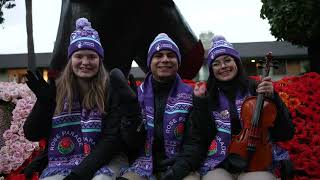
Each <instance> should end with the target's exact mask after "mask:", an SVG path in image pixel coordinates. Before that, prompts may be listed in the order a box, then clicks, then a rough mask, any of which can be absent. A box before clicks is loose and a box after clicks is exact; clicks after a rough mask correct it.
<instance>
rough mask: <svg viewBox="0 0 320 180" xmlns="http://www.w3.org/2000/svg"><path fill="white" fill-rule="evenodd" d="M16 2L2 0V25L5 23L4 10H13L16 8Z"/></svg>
mask: <svg viewBox="0 0 320 180" xmlns="http://www.w3.org/2000/svg"><path fill="white" fill-rule="evenodd" d="M14 1H15V0H0V24H2V23H3V22H4V18H3V11H2V8H6V9H11V8H13V7H15V6H16V4H15V3H14Z"/></svg>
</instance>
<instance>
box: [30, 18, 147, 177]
mask: <svg viewBox="0 0 320 180" xmlns="http://www.w3.org/2000/svg"><path fill="white" fill-rule="evenodd" d="M103 57H104V50H103V48H102V46H101V44H100V40H99V35H98V33H97V31H95V30H94V29H93V28H92V27H91V23H90V22H89V21H88V20H87V19H86V18H80V19H78V20H77V22H76V30H75V31H74V32H73V33H72V34H71V36H70V45H69V48H68V58H69V62H68V63H67V65H66V67H65V69H64V70H63V72H62V73H61V76H60V77H59V78H58V79H57V80H56V82H54V81H51V83H49V84H48V83H47V82H45V81H44V80H43V78H42V77H41V75H40V73H39V72H37V73H33V72H32V71H28V74H27V79H28V81H27V84H28V86H29V88H30V89H31V90H32V91H33V92H34V94H35V95H36V97H37V102H36V104H35V106H34V108H33V110H32V112H31V113H30V115H29V116H28V118H27V120H26V122H25V124H24V133H25V136H26V138H27V139H29V140H31V141H39V140H40V139H43V138H45V139H46V140H47V142H48V144H47V149H48V156H47V157H48V165H47V166H46V168H45V169H44V170H43V171H42V174H41V177H40V179H45V180H60V179H69V180H70V179H80V180H81V179H92V178H93V179H95V180H98V179H99V180H100V179H106V180H110V179H114V178H115V177H116V176H118V173H119V170H120V168H121V167H122V166H125V165H126V164H127V160H126V159H125V158H124V156H122V154H119V152H120V150H121V149H122V148H121V147H122V146H123V145H124V143H123V142H124V141H123V137H122V136H121V131H126V132H131V134H129V136H131V137H135V138H136V139H137V140H136V141H135V142H134V143H135V145H136V144H139V142H144V140H143V135H142V133H143V132H141V131H140V132H138V131H135V129H137V127H138V125H139V122H140V120H141V119H140V118H139V117H140V116H139V113H140V110H139V104H138V102H137V98H136V94H135V93H134V92H133V91H132V90H131V89H130V87H129V86H128V84H127V81H126V79H125V77H124V76H123V74H122V73H121V71H120V70H118V69H114V70H112V71H111V72H110V77H109V74H108V72H107V71H106V70H105V68H104V66H103V63H102V60H103ZM123 99H125V101H124V100H123ZM124 103H125V104H124ZM123 107H125V108H127V109H128V108H135V109H137V111H134V113H132V114H123V112H124V111H123V110H122V109H123ZM120 112H121V113H120ZM125 112H128V111H125ZM123 117H129V118H123ZM123 121H125V122H123ZM122 124H127V126H125V127H122ZM128 124H129V125H128ZM131 129H134V130H131ZM131 137H130V138H131ZM139 140H141V141H139ZM125 142H126V141H125ZM129 146H130V145H129Z"/></svg>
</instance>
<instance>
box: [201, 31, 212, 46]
mask: <svg viewBox="0 0 320 180" xmlns="http://www.w3.org/2000/svg"><path fill="white" fill-rule="evenodd" d="M213 36H214V34H213V32H211V31H208V32H202V33H201V34H200V35H199V39H200V40H201V42H202V44H203V47H204V49H209V48H210V47H211V45H212V44H211V43H212V42H211V40H212V38H213Z"/></svg>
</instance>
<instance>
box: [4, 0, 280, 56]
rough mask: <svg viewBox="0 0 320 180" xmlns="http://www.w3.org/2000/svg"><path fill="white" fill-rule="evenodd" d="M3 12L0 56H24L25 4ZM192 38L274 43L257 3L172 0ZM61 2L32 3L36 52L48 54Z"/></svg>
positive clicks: (40, 0)
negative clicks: (206, 34)
mask: <svg viewBox="0 0 320 180" xmlns="http://www.w3.org/2000/svg"><path fill="white" fill-rule="evenodd" d="M15 1H16V5H17V6H16V7H15V8H13V9H10V10H4V18H5V19H6V20H5V22H4V23H3V24H2V25H0V42H1V43H0V54H12V53H25V52H27V43H26V42H27V37H26V25H25V5H24V2H25V0H15ZM174 1H175V3H176V5H177V6H178V8H179V9H180V12H181V13H182V15H183V16H184V18H185V19H186V21H187V22H188V24H189V26H190V27H191V29H192V30H193V31H194V33H195V34H196V35H199V34H200V33H201V32H207V31H212V32H213V33H214V34H221V35H224V36H225V37H226V38H227V40H228V41H230V42H257V41H274V40H275V38H274V37H273V36H272V35H271V34H270V31H269V29H270V25H269V24H268V21H267V20H262V19H261V18H260V9H261V6H262V3H261V1H260V0H245V1H239V0H222V1H221V0H174ZM60 8H61V0H33V36H34V43H35V51H36V52H52V50H53V45H54V41H55V38H56V34H57V29H58V23H59V17H60Z"/></svg>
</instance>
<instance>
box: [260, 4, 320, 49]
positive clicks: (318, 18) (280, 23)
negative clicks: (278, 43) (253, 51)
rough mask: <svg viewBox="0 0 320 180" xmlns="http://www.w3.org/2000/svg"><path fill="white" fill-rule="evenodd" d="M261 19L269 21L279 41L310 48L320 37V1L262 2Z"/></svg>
mask: <svg viewBox="0 0 320 180" xmlns="http://www.w3.org/2000/svg"><path fill="white" fill-rule="evenodd" d="M261 2H262V3H263V5H262V8H261V11H260V17H261V18H262V19H268V20H269V24H270V25H271V29H270V30H271V34H272V35H274V36H275V37H276V38H277V39H278V40H285V41H289V42H291V43H293V44H296V45H304V46H309V45H310V44H312V42H313V41H314V40H319V37H320V13H319V12H318V11H319V10H320V0H261Z"/></svg>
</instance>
